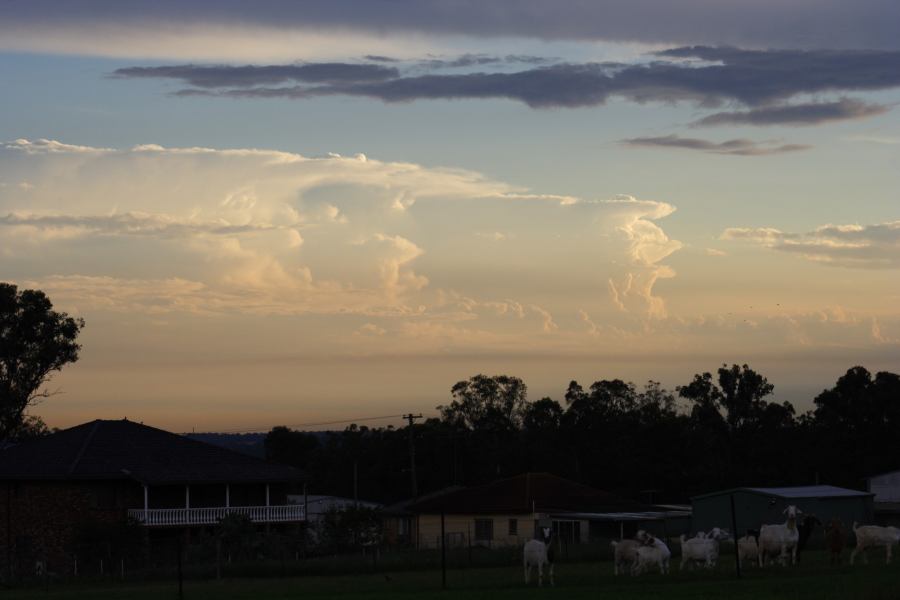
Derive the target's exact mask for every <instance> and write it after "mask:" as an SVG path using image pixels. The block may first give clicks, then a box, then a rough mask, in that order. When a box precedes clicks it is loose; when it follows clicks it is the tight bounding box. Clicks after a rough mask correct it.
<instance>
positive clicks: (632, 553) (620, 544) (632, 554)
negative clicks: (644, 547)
mask: <svg viewBox="0 0 900 600" xmlns="http://www.w3.org/2000/svg"><path fill="white" fill-rule="evenodd" d="M646 539H647V532H646V531H644V530H643V529H642V530H640V531H638V532H637V534H636V535H635V536H634V539H633V540H620V541H613V542H611V543H610V545H611V546H612V548H613V573H615V574H616V575H618V574H619V573H624V572H625V570H626V568H627V570H628V572H629V573H631V574H632V575H634V569H635V567H637V550H638V548H639V547H640V546H641V544H643V543H644V541H646Z"/></svg>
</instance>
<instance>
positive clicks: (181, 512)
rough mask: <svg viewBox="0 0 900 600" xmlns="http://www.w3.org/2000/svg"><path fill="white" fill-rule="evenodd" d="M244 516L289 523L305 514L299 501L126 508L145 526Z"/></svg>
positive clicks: (203, 522)
mask: <svg viewBox="0 0 900 600" xmlns="http://www.w3.org/2000/svg"><path fill="white" fill-rule="evenodd" d="M235 514H237V515H245V516H247V517H249V518H250V520H251V521H253V522H254V523H289V522H292V521H303V520H305V518H306V515H305V514H304V511H303V506H302V505H300V504H288V505H285V506H214V507H210V508H150V509H147V510H144V509H143V508H133V509H129V511H128V516H129V517H131V518H132V519H136V520H138V521H140V522H141V523H143V524H144V525H149V526H164V525H216V524H218V522H219V520H221V519H222V518H223V517H225V516H226V515H235Z"/></svg>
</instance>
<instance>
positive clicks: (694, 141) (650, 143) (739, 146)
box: [620, 134, 811, 156]
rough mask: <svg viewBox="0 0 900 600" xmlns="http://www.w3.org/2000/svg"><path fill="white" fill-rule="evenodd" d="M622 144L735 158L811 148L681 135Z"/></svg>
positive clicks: (643, 139)
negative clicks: (719, 140) (726, 155)
mask: <svg viewBox="0 0 900 600" xmlns="http://www.w3.org/2000/svg"><path fill="white" fill-rule="evenodd" d="M620 143H621V144H624V145H626V146H632V147H638V148H679V149H682V150H696V151H699V152H707V153H709V154H730V155H735V156H766V155H770V154H784V153H785V152H797V151H799V150H808V149H809V148H811V146H807V145H804V144H780V143H777V142H776V143H773V142H757V141H753V140H747V139H734V140H725V141H724V142H711V141H709V140H704V139H700V138H686V137H681V136H679V135H674V134H673V135H666V136H660V137H637V138H627V139H624V140H620Z"/></svg>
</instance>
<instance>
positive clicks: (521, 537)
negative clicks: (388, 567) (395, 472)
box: [384, 473, 687, 548]
mask: <svg viewBox="0 0 900 600" xmlns="http://www.w3.org/2000/svg"><path fill="white" fill-rule="evenodd" d="M686 514H687V513H683V511H676V510H665V509H660V508H659V507H655V506H649V505H643V504H638V503H636V502H631V501H628V500H625V499H623V498H620V497H618V496H615V495H614V494H610V493H608V492H604V491H601V490H596V489H594V488H592V487H589V486H586V485H582V484H580V483H577V482H575V481H571V480H568V479H564V478H562V477H557V476H556V475H552V474H550V473H524V474H522V475H518V476H516V477H510V478H506V479H500V480H498V481H494V482H492V483H488V484H486V485H480V486H475V487H468V488H450V489H447V490H443V491H440V492H436V493H434V494H431V495H430V496H427V497H421V498H419V499H417V500H414V501H407V502H403V503H400V504H395V505H392V506H389V507H387V508H385V509H384V515H385V523H384V528H385V537H386V539H387V540H389V541H390V540H394V541H403V540H407V541H408V542H409V544H410V545H413V546H415V547H417V548H436V547H440V543H441V518H442V516H443V520H444V532H445V535H446V541H447V545H448V546H451V547H453V546H467V545H473V546H476V545H477V546H487V547H504V546H517V545H521V544H524V543H525V542H527V541H528V540H530V539H533V538H534V537H535V533H536V531H537V528H538V527H540V526H550V527H552V529H553V531H554V534H555V535H556V537H557V539H558V540H559V541H560V543H561V544H566V543H569V544H571V543H583V542H587V541H588V540H589V539H592V538H598V537H607V538H613V537H620V536H621V535H623V534H624V529H625V524H626V523H627V524H628V528H629V532H631V530H632V529H636V528H637V525H636V524H638V523H645V522H652V523H656V524H658V525H659V526H660V529H661V530H664V529H665V528H666V526H665V522H666V519H668V518H676V517H684V516H685V515H686Z"/></svg>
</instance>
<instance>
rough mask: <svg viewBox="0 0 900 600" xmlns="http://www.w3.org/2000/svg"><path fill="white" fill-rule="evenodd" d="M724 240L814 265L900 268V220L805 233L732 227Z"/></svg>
mask: <svg viewBox="0 0 900 600" xmlns="http://www.w3.org/2000/svg"><path fill="white" fill-rule="evenodd" d="M720 237H721V239H723V240H746V241H750V242H754V243H757V244H761V245H763V246H766V247H768V248H771V249H773V250H778V251H780V252H790V253H794V254H799V255H801V256H803V257H804V258H806V259H807V260H811V261H814V262H817V263H821V264H826V265H834V266H841V267H858V268H869V269H877V268H891V269H895V268H898V267H900V221H888V222H885V223H876V224H872V225H823V226H821V227H818V228H816V229H815V230H813V231H810V232H807V233H791V232H784V231H781V230H778V229H774V228H740V227H732V228H728V229H726V230H725V231H724V232H722V235H721V236H720Z"/></svg>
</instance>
